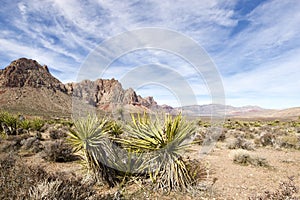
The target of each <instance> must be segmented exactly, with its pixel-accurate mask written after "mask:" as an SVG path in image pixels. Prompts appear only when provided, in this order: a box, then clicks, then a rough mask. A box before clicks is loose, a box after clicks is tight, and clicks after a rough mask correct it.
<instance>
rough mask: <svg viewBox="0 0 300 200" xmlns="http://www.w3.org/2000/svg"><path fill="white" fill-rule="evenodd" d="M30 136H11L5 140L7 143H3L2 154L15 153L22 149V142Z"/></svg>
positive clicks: (0, 150)
mask: <svg viewBox="0 0 300 200" xmlns="http://www.w3.org/2000/svg"><path fill="white" fill-rule="evenodd" d="M29 137H30V135H28V134H23V135H9V136H8V137H6V138H5V141H2V143H1V145H0V152H15V151H18V150H19V149H20V148H21V147H22V145H23V144H22V141H23V140H24V139H27V138H29Z"/></svg>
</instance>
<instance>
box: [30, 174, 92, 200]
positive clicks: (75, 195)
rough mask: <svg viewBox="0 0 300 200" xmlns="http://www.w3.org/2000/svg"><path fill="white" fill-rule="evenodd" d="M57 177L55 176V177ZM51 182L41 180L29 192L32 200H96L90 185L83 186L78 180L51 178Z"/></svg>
mask: <svg viewBox="0 0 300 200" xmlns="http://www.w3.org/2000/svg"><path fill="white" fill-rule="evenodd" d="M56 176H57V175H56ZM52 179H53V180H47V179H46V180H43V181H40V182H39V183H37V184H35V186H33V187H31V188H30V190H29V196H30V199H32V200H40V199H43V200H53V199H78V200H79V199H80V200H81V199H98V197H97V195H96V192H95V190H93V189H92V185H89V184H84V183H82V181H81V180H80V179H74V178H73V179H71V180H69V179H67V178H65V177H62V178H58V177H55V176H54V178H53V177H52Z"/></svg>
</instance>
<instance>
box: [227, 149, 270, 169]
mask: <svg viewBox="0 0 300 200" xmlns="http://www.w3.org/2000/svg"><path fill="white" fill-rule="evenodd" d="M233 162H234V163H236V164H241V165H253V166H260V167H269V164H268V162H267V160H266V159H265V158H262V157H259V156H255V155H252V154H251V153H250V152H248V151H246V150H241V149H239V150H237V151H235V152H234V155H233Z"/></svg>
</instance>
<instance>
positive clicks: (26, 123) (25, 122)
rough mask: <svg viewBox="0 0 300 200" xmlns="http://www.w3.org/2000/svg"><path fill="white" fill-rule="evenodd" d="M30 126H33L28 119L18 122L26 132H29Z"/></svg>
mask: <svg viewBox="0 0 300 200" xmlns="http://www.w3.org/2000/svg"><path fill="white" fill-rule="evenodd" d="M30 125H31V124H30V121H29V120H27V119H24V120H22V121H19V122H18V126H19V127H20V128H22V129H24V130H29V129H30Z"/></svg>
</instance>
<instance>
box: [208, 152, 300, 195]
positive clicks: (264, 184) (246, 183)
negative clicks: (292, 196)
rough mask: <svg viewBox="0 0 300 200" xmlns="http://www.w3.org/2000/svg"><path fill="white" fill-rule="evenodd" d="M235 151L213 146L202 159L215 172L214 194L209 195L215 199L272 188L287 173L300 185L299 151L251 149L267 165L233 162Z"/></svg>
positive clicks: (260, 191) (287, 175)
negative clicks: (244, 164) (265, 161)
mask: <svg viewBox="0 0 300 200" xmlns="http://www.w3.org/2000/svg"><path fill="white" fill-rule="evenodd" d="M234 151H235V150H229V149H225V148H222V147H221V148H215V149H214V150H213V152H211V153H210V154H209V155H207V156H206V157H205V158H204V159H205V160H206V161H208V162H209V163H210V165H211V168H212V170H213V171H214V174H213V175H212V176H214V177H216V178H217V179H218V180H217V181H216V183H215V185H214V186H213V190H212V191H213V193H214V194H215V195H212V196H218V197H216V199H248V197H249V196H252V195H254V194H258V193H262V192H264V191H265V190H269V191H274V190H275V189H277V188H278V187H279V183H280V182H282V181H286V180H288V178H287V177H290V176H294V177H295V179H294V180H295V183H296V185H297V186H298V187H299V186H300V151H297V150H291V149H289V150H275V149H271V148H259V149H256V150H255V151H253V152H252V154H255V155H257V156H260V157H263V158H266V159H267V161H268V163H269V165H270V167H259V166H251V165H248V166H243V165H239V164H236V163H234V162H233V154H234ZM299 197H300V196H299ZM212 198H213V197H212Z"/></svg>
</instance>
